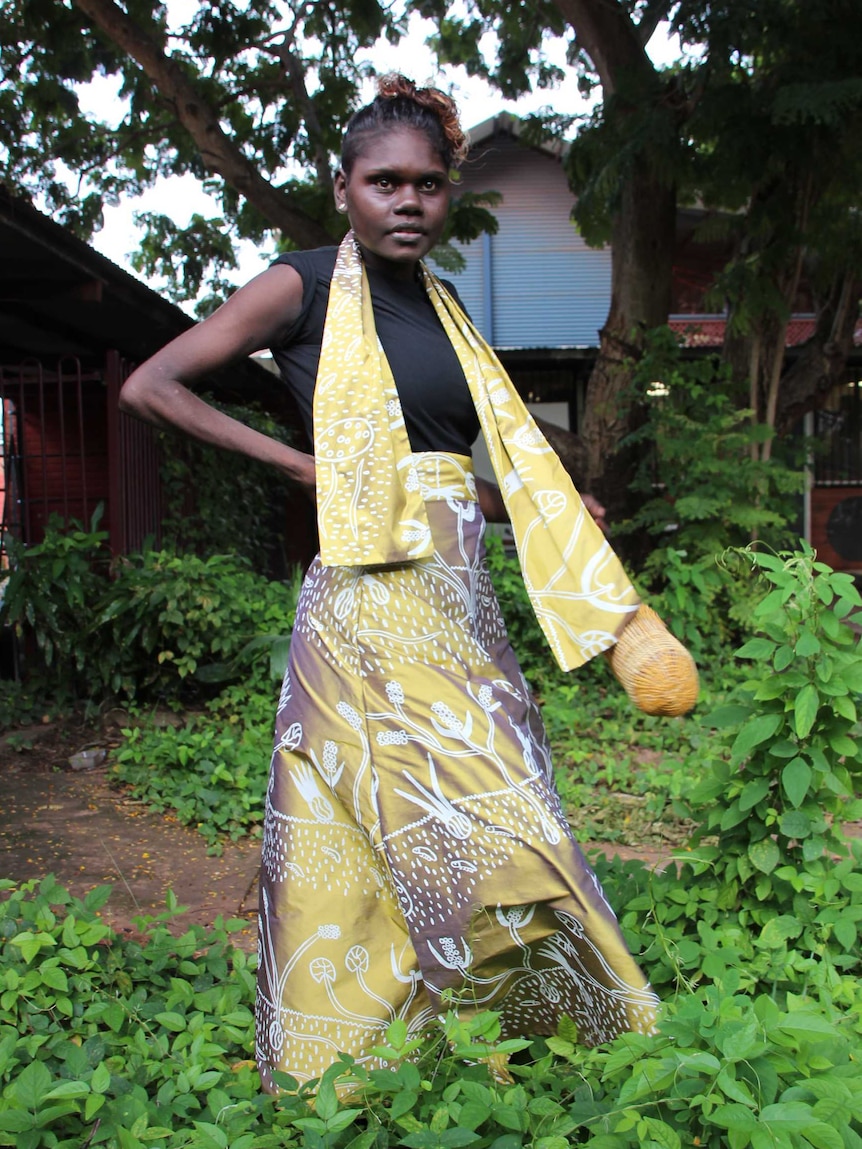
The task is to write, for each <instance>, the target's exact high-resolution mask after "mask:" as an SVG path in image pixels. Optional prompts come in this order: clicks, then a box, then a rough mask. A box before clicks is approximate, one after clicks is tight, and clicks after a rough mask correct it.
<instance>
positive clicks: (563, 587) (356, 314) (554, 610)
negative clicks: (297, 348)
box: [314, 232, 639, 670]
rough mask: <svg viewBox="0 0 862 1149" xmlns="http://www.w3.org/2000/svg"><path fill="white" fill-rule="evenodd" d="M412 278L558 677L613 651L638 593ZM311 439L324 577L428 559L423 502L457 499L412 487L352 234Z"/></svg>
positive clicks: (482, 354)
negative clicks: (461, 386)
mask: <svg viewBox="0 0 862 1149" xmlns="http://www.w3.org/2000/svg"><path fill="white" fill-rule="evenodd" d="M422 274H423V281H424V284H425V288H426V291H427V292H428V297H429V299H430V300H431V303H432V304H433V306H434V309H435V311H436V312H437V316H438V318H439V319H440V322H441V324H442V325H443V328H444V330H445V332H446V334H447V336H448V337H449V340H450V342H451V344H452V347H453V349H454V351H455V354H456V355H457V357H458V360H459V362H460V364H461V367H462V368H463V370H464V375H465V377H466V379H467V385H468V387H469V388H470V394H471V396H472V399H473V403H474V405H475V407H476V413H477V414H478V416H479V422H480V424H481V426H482V432H483V434H484V437H485V443H486V445H487V447H488V454H489V456H490V458H491V463H492V465H493V467H494V473H495V474H496V476H497V481H498V482H499V485H500V490H501V492H502V494H503V498H504V500H505V503H506V509H507V511H508V513H509V517H510V519H511V521H512V531H513V533H514V536H515V542H516V545H517V548H518V557H519V559H520V562H521V569H522V570H523V572H524V585H525V586H526V588H527V593H528V594H529V596H530V601H531V602H532V604H533V609H534V610H535V612H536V617H537V619H538V621H539V623H540V625H541V627H542V629H543V631H544V633H545V636H546V638H547V640H548V642H549V644H550V646H551V649H552V651H553V652H554V656H555V658H556V659H557V661H558V662H559V664H560V666H561V667H562V668H563V669H564V670H572V669H574V668H575V667H576V666H580V665H581V664H582V663H584V662H586V661H587V660H588V659H590V658H593V657H594V656H595V655H596V654H599V653H600V652H601V651H603V650H607V649H608V648H609V647H611V646H613V644H614V643H615V642H616V640H617V635H618V634H619V633H620V631H621V630H622V628H623V625H624V624H625V622H626V621H627V619H628V616H629V615H631V614H633V613H634V611H635V610H636V609H637V607H638V604H639V600H638V597H637V594H636V592H635V590H634V588H633V586H632V584H631V582H630V581H629V579H628V577H627V575H626V573H625V571H624V570H623V568H622V565H621V563H620V561H619V559H618V558H617V556H616V554H615V553H614V551H613V550H612V549H611V546H610V544H609V543H608V541H607V539H605V537H604V535H603V534H602V532H601V531H600V530H599V528H598V527H597V526H596V524H595V522H594V521H593V519H592V517H591V516H590V514H589V512H588V511H587V509H586V507H585V506H584V503H583V500H582V499H581V497H580V495H579V494H578V492H577V491H576V490H575V487H574V485H573V484H572V481H571V479H570V477H569V475H568V473H567V472H566V470H565V469H564V467H563V466H562V464H561V463H560V460H559V459H558V458H557V456H556V455H555V453H554V451H553V450H552V448H551V447H550V445H549V444H548V442H547V440H546V439H545V437H544V435H543V434H542V432H541V431H540V430H539V428H538V426H537V425H536V423H535V420H534V419H533V417H532V416H531V415H530V413H529V411H528V410H527V408H526V407H525V406H524V404H523V402H522V401H521V398H520V396H519V395H518V393H517V391H516V389H515V386H514V384H513V383H512V381H511V380H510V379H509V377H508V375H507V374H506V372H505V369H504V368H503V366H502V364H501V363H500V361H499V360H498V359H497V357H496V355H495V354H494V352H493V351H492V350H491V348H490V347H489V346H488V345H487V343H485V341H484V340H483V339H482V337H481V335H480V334H479V332H478V331H477V330H476V329H475V327H474V326H473V325H472V323H471V322H470V320H469V319H468V318H467V316H466V315H465V314H464V312H463V311H462V310H461V309H460V307H459V306H458V304H457V303H456V302H455V300H454V299H453V298H452V296H451V295H450V294H449V292H447V291H446V289H445V287H444V286H443V284H442V283H441V282H440V281H439V280H438V279H437V278H436V276H434V275H432V274H431V272H429V271H428V269H427V268H425V267H423V268H422ZM360 397H361V404H362V411H363V415H362V416H361V417H360V416H357V415H356V413H355V410H356V406H357V403H358V402H359V398H360ZM314 427H315V433H314V454H315V460H316V464H317V469H316V473H317V520H318V531H319V534H320V556H321V561H322V562H323V564H324V565H325V566H348V567H349V566H360V565H366V566H368V565H382V564H391V563H395V562H406V561H408V560H410V559H419V558H428V557H430V556H431V555H432V554H433V551H434V544H433V539H432V536H431V531H430V528H429V525H428V519H427V515H426V513H425V507H424V504H423V499H436V498H440V497H452V498H457V496H456V495H455V494H454V493H451V492H450V493H446V494H444V492H443V491H442V490H441V489H440V485H439V480H438V482H437V483H433V484H429V485H428V486H427V487H425V488H423V486H422V484H420V483H418V482H417V479H416V463H415V460H416V456H414V455H413V454H412V453H411V450H410V444H409V440H408V438H407V430H406V427H405V424H404V419H403V415H402V413H401V407H400V403H399V402H398V394H397V389H396V386H395V381H394V379H393V377H392V371H391V369H390V367H389V364H388V362H387V360H386V355H385V354H384V352H383V349H382V347H381V346H380V341H379V339H378V338H377V333H376V331H375V327H374V312H373V309H372V306H371V294H370V289H369V286H368V277H367V276H366V275H365V272H364V269H363V266H362V260H361V257H360V255H359V253H358V251H357V246H356V242H355V239H354V237H353V234H352V232H348V234H347V236H346V237H345V239H344V241H343V242H342V244H341V246H340V247H339V249H338V255H337V258H336V262H335V269H334V271H333V274H332V282H331V286H330V290H329V304H328V308H327V313H326V323H325V326H324V332H323V341H322V346H321V352H320V366H319V368H318V377H317V384H316V386H315V392H314Z"/></svg>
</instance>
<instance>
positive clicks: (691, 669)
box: [607, 604, 699, 717]
mask: <svg viewBox="0 0 862 1149" xmlns="http://www.w3.org/2000/svg"><path fill="white" fill-rule="evenodd" d="M607 659H608V662H609V663H610V665H611V670H612V671H613V672H614V675H615V676H616V678H617V679H618V681H619V682H620V684H621V685H622V686H623V688H624V689H625V692H626V694H627V695H628V696H629V698H630V699H631V700H632V702H633V703H634V704H635V706H637V707H638V709H639V710H643V711H644V712H645V713H646V714H661V715H665V716H667V717H672V716H675V715H678V714H687V713H688V712H689V710H691V709H692V708H693V707H694V705H695V703H696V702H697V694H698V690H699V682H698V677H697V667H696V666H695V663H694V659H693V658H692V657H691V655H690V654H689V653H688V651H687V650H686V649H685V647H684V646H683V645H682V643H681V642H680V641H679V640H678V639H676V638H674V636H673V635H672V634H671V633H670V631H669V630H668V629H667V627H666V626H665V624H664V623H663V622H662V620H661V619H660V618H659V616H658V615H657V614H656V612H655V611H654V610H653V609H652V608H651V607H648V606H644V605H643V604H641V605H640V606H639V607H638V609H637V611H636V612H635V615H634V618H633V619H632V620H631V622H629V623H628V624H627V625H626V628H625V630H624V631H623V632H622V634H621V635H620V638H619V641H618V642H617V644H616V646H614V647H613V648H612V649H611V650H609V651H608V653H607Z"/></svg>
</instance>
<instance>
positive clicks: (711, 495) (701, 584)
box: [620, 328, 804, 657]
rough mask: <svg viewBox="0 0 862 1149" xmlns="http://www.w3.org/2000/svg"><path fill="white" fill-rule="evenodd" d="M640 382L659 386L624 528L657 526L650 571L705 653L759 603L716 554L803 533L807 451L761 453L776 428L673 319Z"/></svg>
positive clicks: (649, 351) (647, 357)
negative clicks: (798, 454) (691, 347)
mask: <svg viewBox="0 0 862 1149" xmlns="http://www.w3.org/2000/svg"><path fill="white" fill-rule="evenodd" d="M657 381H658V384H659V386H660V389H661V394H655V389H656V385H657ZM632 388H633V391H634V393H635V394H637V395H646V396H647V397H648V398H647V401H646V404H645V408H644V409H645V414H646V420H645V422H644V424H643V425H642V426H641V427H640V428H639V429H638V431H636V432H635V434H634V435H633V436H631V437H630V439H629V442H630V443H632V444H637V445H638V446H639V450H640V454H641V456H642V460H643V461H642V463H641V466H640V469H639V471H638V473H637V476H636V478H635V481H634V484H633V487H634V489H635V491H637V492H638V493H639V495H640V497H641V499H642V504H641V506H640V508H639V510H638V511H637V513H636V514H635V515H634V516H633V518H632V519H631V520H630V521H629V522H628V523H626V524H622V525H621V527H620V529H621V530H622V531H624V532H629V533H631V532H641V533H645V534H646V535H647V537H648V539H649V540H650V546H651V549H650V551H649V554H648V555H647V557H646V559H645V561H644V563H643V566H642V569H641V570H640V571H639V577H640V578H641V579H642V580H643V582H644V584H645V585H646V586H648V587H649V588H650V590H651V592H652V593H653V594H654V595H655V596H656V609H658V610H659V612H660V613H664V614H665V615H666V616H667V618H668V620H669V621H670V622H671V623H672V626H673V629H674V631H675V633H677V634H678V635H679V636H680V637H681V638H684V639H685V640H686V641H687V642H688V644H689V645H690V646H691V648H692V650H693V653H694V654H695V656H696V657H702V656H703V655H706V654H708V653H713V652H714V651H715V650H716V648H717V646H720V645H721V644H722V643H724V642H726V641H728V640H732V639H733V638H734V637H736V635H735V633H734V629H733V628H734V626H735V627H736V628H737V632H738V628H739V627H740V625H742V627H743V628H744V627H745V624H746V621H747V617H748V614H749V610H750V606H751V603H750V598H749V596H748V595H747V594H746V589H747V582H746V580H745V579H743V580H741V581H737V580H736V579H735V578H734V577H733V576H734V574H735V571H734V570H733V569H730V570H727V569H725V570H722V569H720V568H718V567H717V566H716V562H715V557H716V556H717V555H721V554H723V553H724V552H725V551H726V550H727V548H729V547H734V546H745V545H746V544H748V543H749V542H751V540H752V539H759V540H761V541H762V542H763V543H764V544H766V545H767V546H771V547H773V548H778V547H781V546H787V545H790V544H791V543H792V541H793V538H794V531H793V526H794V524H795V522H796V520H797V519H798V516H799V512H800V503H799V498H800V495H801V492H802V489H803V481H804V476H803V472H802V466H801V460H800V461H797V462H796V463H795V465H794V460H793V459H792V457H787V453H788V448H787V446H786V445H784V444H782V445H781V446H782V450H783V451H784V453H785V457H784V458H782V456H781V454H780V453H778V451H777V448H776V451H775V452H773V455H772V457H771V458H769V459H768V460H764V459H762V458H761V457H760V455H759V453H758V451H757V450H756V448H757V446H758V445H759V444H761V443H762V442H763V440H764V438H765V437H768V436H769V435H770V434H771V432H770V430H769V429H768V428H766V427H764V426H762V425H759V424H756V423H754V422H752V420H751V417H750V412H748V411H746V410H742V409H740V406H739V404H738V402H737V400H736V396H734V394H733V388H732V384H731V379H730V374H729V371H728V369H727V367H726V365H723V364H722V363H721V362H720V361H719V360H718V359H717V358H716V357H713V356H710V357H706V358H702V359H695V360H683V358H682V354H681V349H680V346H679V342H678V339H677V337H676V335H675V334H674V333H673V332H672V331H671V330H670V329H669V328H659V329H657V330H656V331H653V332H651V333H650V335H649V338H648V340H647V346H646V351H645V354H644V356H643V357H642V359H640V360H639V361H638V362H637V363H636V364H633V383H632ZM651 392H653V393H652V394H651Z"/></svg>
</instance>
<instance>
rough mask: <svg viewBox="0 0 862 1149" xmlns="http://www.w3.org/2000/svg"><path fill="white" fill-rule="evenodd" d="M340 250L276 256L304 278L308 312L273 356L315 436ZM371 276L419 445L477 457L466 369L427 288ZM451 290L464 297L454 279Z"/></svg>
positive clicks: (381, 332) (414, 444)
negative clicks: (322, 352) (318, 386)
mask: <svg viewBox="0 0 862 1149" xmlns="http://www.w3.org/2000/svg"><path fill="white" fill-rule="evenodd" d="M336 253H337V249H336V248H334V247H319V248H316V249H315V250H314V251H298V252H290V253H288V254H285V255H281V256H279V257H278V259H277V260H276V261H275V262H276V263H286V264H287V265H288V266H289V267H292V268H294V270H295V271H297V272H298V273H299V275H300V276H301V278H302V288H303V290H302V311H301V313H300V315H299V317H298V318H297V320H296V322H295V323H294V324H292V326H291V327H290V328H289V329H288V330H287V331H286V333H285V335H284V338H283V339H282V342H281V343H280V344H279V346H277V347H273V348H272V355H273V358H274V359H275V361H276V363H277V364H278V368H279V371H280V372H281V377H282V379H283V380H284V381H285V382H286V383H287V385H288V387H289V388H290V390H291V392H292V394H293V395H294V397H295V398H296V401H297V404H298V406H299V410H300V413H301V415H302V420H303V423H304V424H305V429H306V432H307V433H308V437H309V440H311V441H313V435H312V402H313V397H314V384H315V380H316V378H317V366H318V363H319V361H320V343H321V340H322V338H323V326H324V322H325V320H326V307H327V303H328V301H329V284H330V281H331V279H332V272H333V269H334V267H335V256H336ZM366 273H367V275H368V284H369V287H370V288H371V304H372V307H373V310H374V323H375V326H376V328H377V335H378V337H379V339H380V342H381V344H382V345H383V350H384V351H385V353H386V358H387V360H388V361H389V366H390V368H391V369H392V375H393V377H394V379H395V386H396V387H397V388H398V395H399V398H400V400H401V409H402V411H403V413H404V422H405V424H406V427H407V435H408V437H409V439H410V446H411V448H412V449H413V450H414V451H450V452H453V453H454V454H458V455H469V454H470V453H471V447H472V444H473V442H474V440H475V438H476V436H477V435H478V434H479V419H478V416H477V415H476V409H475V407H474V406H473V400H472V398H471V396H470V391H469V389H468V387H467V380H466V379H465V378H464V371H463V369H462V367H461V364H460V363H459V362H458V357H457V355H456V354H455V350H454V348H453V347H452V344H451V343H450V342H449V338H448V336H447V335H446V332H445V331H444V330H443V326H442V324H441V323H440V320H439V319H438V318H437V313H436V311H435V310H434V305H433V304H432V302H431V300H430V299H429V298H428V296H427V294H426V292H425V288H424V287H423V286H422V285H421V284H420V283H413V282H405V281H404V280H401V279H394V278H393V277H392V276H389V275H387V274H386V273H385V272H381V271H374V270H372V269H371V268H367V269H366ZM446 287H447V289H448V290H449V291H451V292H452V294H453V295H454V296H455V298H456V299H457V298H458V297H457V295H456V293H455V290H454V288H453V287H452V286H451V284H449V283H447V284H446Z"/></svg>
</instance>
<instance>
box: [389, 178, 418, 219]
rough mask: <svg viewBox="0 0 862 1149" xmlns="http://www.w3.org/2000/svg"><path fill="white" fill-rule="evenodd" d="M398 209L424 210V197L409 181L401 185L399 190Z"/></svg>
mask: <svg viewBox="0 0 862 1149" xmlns="http://www.w3.org/2000/svg"><path fill="white" fill-rule="evenodd" d="M395 210H396V211H408V212H419V211H421V210H422V199H421V197H420V195H419V192H418V191H417V190H416V188H415V187H414V186H413V185H412V184H409V183H404V184H402V185H401V187H400V188H399V191H398V203H397V204H396V206H395Z"/></svg>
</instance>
